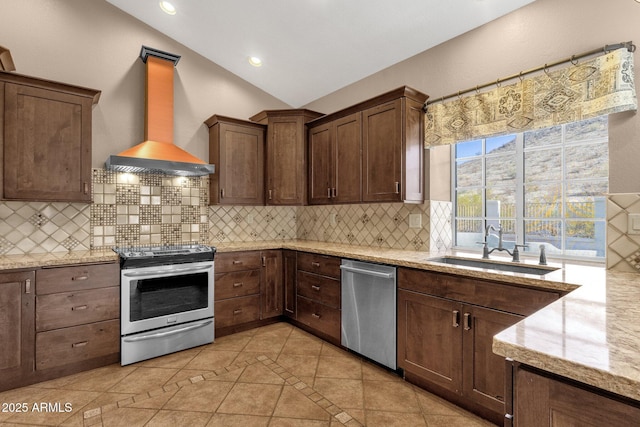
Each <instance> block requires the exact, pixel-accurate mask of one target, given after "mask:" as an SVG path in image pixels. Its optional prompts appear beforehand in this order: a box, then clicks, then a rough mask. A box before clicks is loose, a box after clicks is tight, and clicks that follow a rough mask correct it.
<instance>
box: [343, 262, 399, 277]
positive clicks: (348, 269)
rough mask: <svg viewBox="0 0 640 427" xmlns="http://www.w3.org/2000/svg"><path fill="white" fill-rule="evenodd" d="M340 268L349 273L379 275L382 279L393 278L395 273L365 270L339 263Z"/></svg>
mask: <svg viewBox="0 0 640 427" xmlns="http://www.w3.org/2000/svg"><path fill="white" fill-rule="evenodd" d="M340 269H341V270H343V271H348V272H349V273H357V274H366V275H368V276H373V277H380V278H382V279H393V278H394V277H395V273H383V272H381V271H374V270H367V269H364V268H357V267H350V266H348V265H341V266H340Z"/></svg>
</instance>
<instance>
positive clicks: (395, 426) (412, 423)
mask: <svg viewBox="0 0 640 427" xmlns="http://www.w3.org/2000/svg"><path fill="white" fill-rule="evenodd" d="M366 418H367V419H366V424H365V425H366V426H367V427H426V426H427V423H426V422H425V420H424V417H423V416H422V414H421V413H419V412H417V413H402V412H379V411H367V415H366Z"/></svg>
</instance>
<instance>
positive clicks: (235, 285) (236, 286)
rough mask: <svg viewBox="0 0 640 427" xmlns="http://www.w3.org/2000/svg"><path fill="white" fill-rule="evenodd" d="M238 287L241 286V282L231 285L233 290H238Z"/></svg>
mask: <svg viewBox="0 0 640 427" xmlns="http://www.w3.org/2000/svg"><path fill="white" fill-rule="evenodd" d="M240 286H242V282H238V283H234V284H233V287H234V288H239V287H240Z"/></svg>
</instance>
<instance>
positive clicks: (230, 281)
mask: <svg viewBox="0 0 640 427" xmlns="http://www.w3.org/2000/svg"><path fill="white" fill-rule="evenodd" d="M259 292H260V270H247V271H234V272H232V273H218V274H216V281H215V291H214V294H215V296H214V299H215V300H216V301H220V300H223V299H227V298H235V297H242V296H246V295H252V294H257V293H259Z"/></svg>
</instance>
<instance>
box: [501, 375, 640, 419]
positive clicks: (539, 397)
mask: <svg viewBox="0 0 640 427" xmlns="http://www.w3.org/2000/svg"><path fill="white" fill-rule="evenodd" d="M513 410H514V413H513V418H506V422H505V426H511V425H513V426H516V427H552V426H553V427H564V426H567V427H570V426H571V427H572V426H581V427H599V426H616V427H627V426H628V427H631V426H633V427H637V426H638V425H639V424H640V402H637V401H629V400H628V399H623V398H621V397H618V396H614V395H612V394H610V393H607V392H605V391H603V390H598V389H595V388H593V387H589V386H586V385H582V384H579V383H576V382H572V381H569V380H565V379H563V378H561V377H556V376H551V375H547V374H546V373H543V372H539V371H536V370H533V369H529V368H528V367H526V366H523V365H516V367H515V368H514V381H513Z"/></svg>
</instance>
